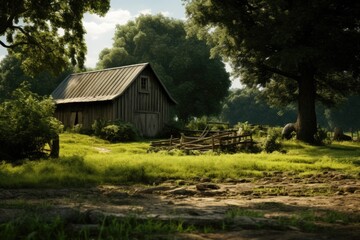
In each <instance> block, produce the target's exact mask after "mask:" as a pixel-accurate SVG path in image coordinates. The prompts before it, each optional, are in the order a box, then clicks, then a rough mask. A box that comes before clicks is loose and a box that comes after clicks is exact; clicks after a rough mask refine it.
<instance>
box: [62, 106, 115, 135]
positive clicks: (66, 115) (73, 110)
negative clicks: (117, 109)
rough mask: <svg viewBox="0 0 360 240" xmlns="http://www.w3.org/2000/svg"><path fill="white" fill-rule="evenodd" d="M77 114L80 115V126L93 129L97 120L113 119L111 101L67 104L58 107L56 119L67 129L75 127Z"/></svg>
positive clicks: (78, 121) (78, 120)
mask: <svg viewBox="0 0 360 240" xmlns="http://www.w3.org/2000/svg"><path fill="white" fill-rule="evenodd" d="M74 114H75V116H74ZM76 114H77V115H78V116H77V118H78V119H77V123H78V124H82V126H83V127H84V128H91V125H92V124H93V123H94V121H95V120H97V119H107V120H112V119H113V111H112V103H111V101H106V102H90V103H67V104H59V105H57V106H56V111H55V117H56V118H57V119H59V120H60V121H61V122H62V123H63V124H64V126H65V127H66V128H67V127H73V126H74V124H75V117H76Z"/></svg>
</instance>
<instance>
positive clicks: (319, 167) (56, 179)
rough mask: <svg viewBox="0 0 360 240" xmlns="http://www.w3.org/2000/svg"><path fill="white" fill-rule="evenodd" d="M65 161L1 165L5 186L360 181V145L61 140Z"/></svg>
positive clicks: (1, 183) (0, 182)
mask: <svg viewBox="0 0 360 240" xmlns="http://www.w3.org/2000/svg"><path fill="white" fill-rule="evenodd" d="M60 146H61V149H60V158H59V159H40V160H37V161H26V162H25V163H24V164H22V165H18V166H12V165H11V164H8V163H5V162H3V163H1V164H0V187H1V188H17V187H18V188H22V187H86V186H94V185H98V184H130V183H144V184H152V183H154V182H160V181H163V180H167V179H196V178H210V179H213V180H214V181H215V180H216V181H222V180H225V179H228V178H232V179H239V178H245V177H253V178H259V177H262V176H265V175H271V174H272V173H274V172H279V171H280V172H288V173H291V174H293V175H298V176H300V177H302V176H306V175H308V174H314V173H319V172H324V171H336V172H340V173H342V174H346V175H352V176H354V177H355V178H358V177H360V176H359V172H360V144H359V143H351V142H343V143H333V144H332V145H329V146H321V147H318V146H310V145H306V144H303V143H299V142H296V141H287V142H285V143H284V148H285V149H286V150H287V153H286V154H282V153H278V152H274V153H271V154H267V153H259V154H246V153H238V154H217V153H210V152H209V153H205V154H202V155H185V154H184V153H182V152H180V151H173V152H158V153H147V149H148V147H149V142H136V143H118V144H110V143H108V142H106V141H103V140H100V139H98V138H95V137H89V136H86V135H80V134H73V133H64V134H62V135H61V136H60Z"/></svg>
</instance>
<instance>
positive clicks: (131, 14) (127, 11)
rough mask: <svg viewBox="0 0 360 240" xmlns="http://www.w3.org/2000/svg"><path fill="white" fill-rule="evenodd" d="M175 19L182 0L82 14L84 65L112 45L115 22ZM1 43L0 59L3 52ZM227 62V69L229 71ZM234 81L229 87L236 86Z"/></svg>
mask: <svg viewBox="0 0 360 240" xmlns="http://www.w3.org/2000/svg"><path fill="white" fill-rule="evenodd" d="M158 13H161V14H163V15H165V16H167V17H171V18H176V19H183V20H185V19H186V16H185V7H184V5H183V3H182V1H181V0H111V3H110V10H109V11H108V12H107V14H106V15H105V16H104V17H99V16H98V15H95V14H93V15H91V14H85V17H84V21H83V25H84V27H85V29H86V32H87V33H86V35H85V41H86V44H87V55H86V61H85V66H86V67H87V68H94V67H95V66H96V63H97V62H98V59H99V54H100V52H101V51H102V50H103V49H104V48H111V47H112V43H113V37H114V33H115V28H116V25H117V24H120V25H123V24H126V23H127V22H128V21H131V20H134V19H135V18H136V17H137V16H139V15H140V14H158ZM6 53H7V52H6V50H5V49H4V48H2V47H0V61H1V59H2V58H4V57H5V55H6ZM229 69H230V68H229V67H228V66H227V70H228V71H229ZM238 82H239V81H233V86H232V88H236V87H239V86H238Z"/></svg>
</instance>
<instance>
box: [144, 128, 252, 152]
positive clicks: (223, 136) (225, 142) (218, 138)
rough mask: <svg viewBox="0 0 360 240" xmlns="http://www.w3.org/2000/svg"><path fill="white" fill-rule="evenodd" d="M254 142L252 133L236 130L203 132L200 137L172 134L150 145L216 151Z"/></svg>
mask: <svg viewBox="0 0 360 240" xmlns="http://www.w3.org/2000/svg"><path fill="white" fill-rule="evenodd" d="M254 143H255V142H254V141H253V138H252V134H241V135H238V134H237V133H236V131H223V132H216V133H215V134H213V135H211V136H206V134H201V135H200V136H198V137H192V136H186V135H185V134H181V137H180V138H173V137H172V136H171V137H170V139H165V140H159V141H152V142H151V143H150V147H151V148H156V149H160V150H172V149H180V150H199V151H209V150H213V151H216V150H226V149H229V148H234V147H237V146H239V145H244V144H245V145H252V144H254Z"/></svg>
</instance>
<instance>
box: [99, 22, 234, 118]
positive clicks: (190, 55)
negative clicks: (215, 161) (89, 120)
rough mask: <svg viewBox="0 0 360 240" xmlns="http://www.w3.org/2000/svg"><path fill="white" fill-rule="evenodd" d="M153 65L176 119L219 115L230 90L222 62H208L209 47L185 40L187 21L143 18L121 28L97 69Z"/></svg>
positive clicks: (215, 60) (211, 60)
mask: <svg viewBox="0 0 360 240" xmlns="http://www.w3.org/2000/svg"><path fill="white" fill-rule="evenodd" d="M140 62H150V63H151V64H152V66H153V68H154V70H155V71H156V73H157V74H158V75H159V77H160V79H161V80H162V81H163V82H164V84H165V85H166V87H167V88H168V89H169V91H170V92H171V94H172V95H173V97H174V98H175V99H176V100H177V102H178V105H177V108H176V114H177V116H178V117H179V118H180V119H181V120H184V121H187V120H189V118H190V117H199V116H202V115H216V114H219V113H220V111H221V101H222V100H223V99H224V98H225V97H226V96H227V94H228V89H229V86H230V80H229V74H228V73H227V72H226V71H225V67H224V63H223V62H222V61H221V59H220V58H219V57H217V58H214V59H210V47H208V46H207V45H206V43H205V42H204V41H200V40H198V39H196V38H195V37H190V38H187V37H186V32H185V29H184V22H183V21H180V20H175V19H171V18H167V17H165V16H163V15H156V16H152V15H142V16H140V17H138V18H136V19H135V20H134V21H130V22H128V23H127V24H126V25H118V26H117V28H116V32H115V37H114V43H113V47H112V48H111V49H104V50H103V51H102V52H101V53H100V60H99V62H98V68H108V67H115V66H121V65H126V64H134V63H140Z"/></svg>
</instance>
